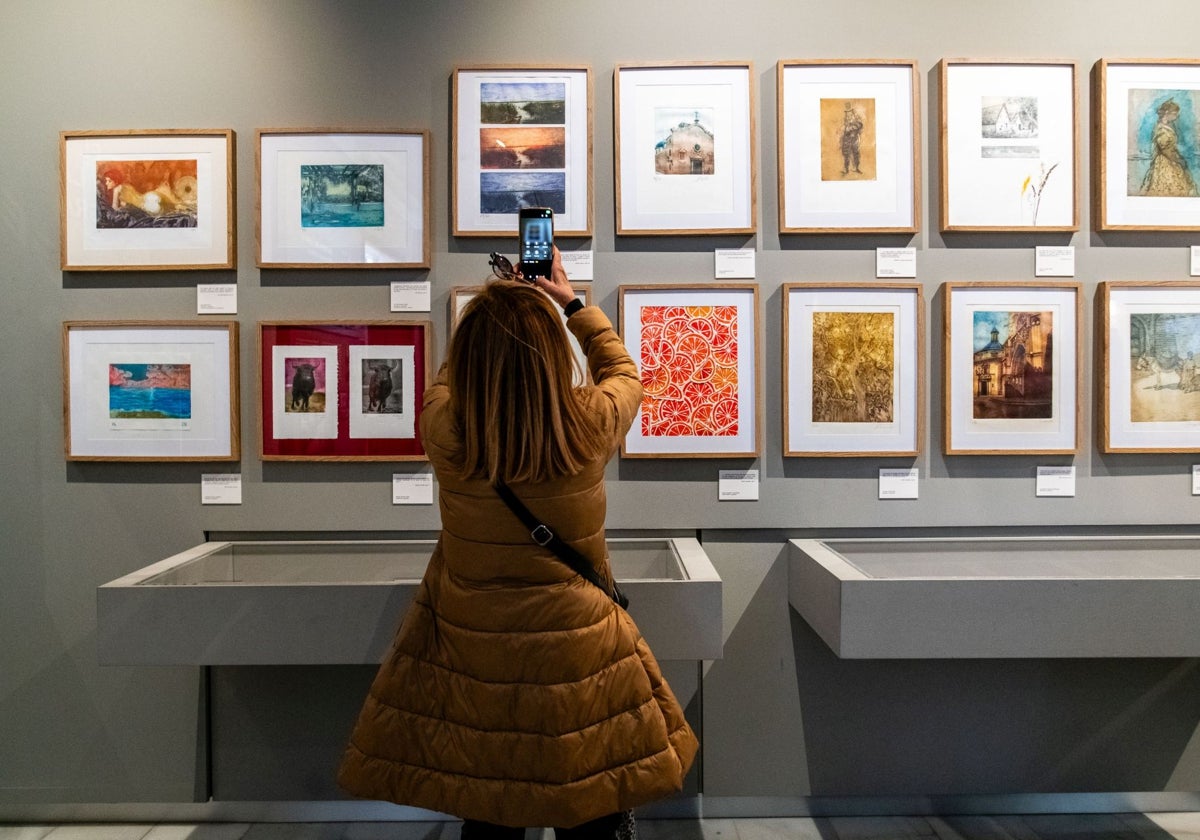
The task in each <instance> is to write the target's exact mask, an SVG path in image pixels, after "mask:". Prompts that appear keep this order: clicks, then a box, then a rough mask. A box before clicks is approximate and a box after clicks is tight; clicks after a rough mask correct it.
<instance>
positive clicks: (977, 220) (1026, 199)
mask: <svg viewBox="0 0 1200 840" xmlns="http://www.w3.org/2000/svg"><path fill="white" fill-rule="evenodd" d="M1077 91H1078V66H1077V65H1076V63H1075V62H1073V61H1039V62H1000V61H972V60H970V59H965V58H948V59H944V60H943V61H942V63H941V133H942V137H941V141H942V142H941V164H942V208H941V211H942V215H941V222H942V230H943V231H955V230H967V231H1071V230H1079V127H1078V126H1079V115H1078V107H1077V103H1078V93H1077Z"/></svg>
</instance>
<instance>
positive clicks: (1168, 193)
mask: <svg viewBox="0 0 1200 840" xmlns="http://www.w3.org/2000/svg"><path fill="white" fill-rule="evenodd" d="M1198 106H1200V91H1196V90H1160V89H1141V88H1135V89H1132V90H1130V91H1129V111H1128V114H1129V127H1128V130H1129V135H1128V141H1127V142H1128V148H1129V165H1128V171H1127V177H1126V194H1127V195H1130V196H1155V197H1165V198H1195V197H1196V196H1197V195H1198V193H1197V186H1196V182H1197V178H1200V137H1197V135H1196V131H1197V122H1196V112H1197V110H1200V108H1198Z"/></svg>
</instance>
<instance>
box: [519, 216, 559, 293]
mask: <svg viewBox="0 0 1200 840" xmlns="http://www.w3.org/2000/svg"><path fill="white" fill-rule="evenodd" d="M518 216H519V224H518V230H519V231H520V236H521V273H522V274H524V275H525V276H526V277H528V278H531V279H532V278H534V277H549V276H550V265H551V263H552V262H553V261H554V211H553V210H551V209H550V208H549V207H522V208H521V210H520V212H519V214H518Z"/></svg>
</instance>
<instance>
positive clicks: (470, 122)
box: [450, 64, 592, 237]
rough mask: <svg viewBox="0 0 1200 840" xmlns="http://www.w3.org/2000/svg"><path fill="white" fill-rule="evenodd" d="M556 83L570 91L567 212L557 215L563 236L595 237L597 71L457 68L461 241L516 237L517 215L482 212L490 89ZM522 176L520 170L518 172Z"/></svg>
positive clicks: (456, 189)
mask: <svg viewBox="0 0 1200 840" xmlns="http://www.w3.org/2000/svg"><path fill="white" fill-rule="evenodd" d="M522 82H531V83H533V82H536V83H556V82H560V83H562V84H564V85H565V86H566V97H567V98H566V120H565V125H564V129H565V137H566V149H565V152H566V166H565V168H564V173H563V178H564V186H565V194H564V204H563V206H564V212H558V211H556V212H555V214H554V234H555V235H556V236H559V237H576V236H591V235H592V71H591V68H590V67H588V66H586V65H549V64H547V65H536V64H532V65H531V64H511V65H504V64H501V65H485V66H464V67H458V68H455V70H454V73H453V75H452V77H451V96H452V98H453V102H452V104H451V114H452V126H451V138H452V141H453V144H454V148H453V150H452V152H451V156H452V161H453V173H452V183H451V187H450V195H451V201H452V203H453V207H452V208H451V214H452V217H453V225H454V235H455V236H510V235H515V234H516V232H517V214H516V213H515V212H513V213H484V212H483V211H482V208H480V194H481V186H480V184H481V180H482V177H483V170H482V167H481V165H480V134H479V132H480V129H481V127H482V123H481V114H480V103H481V90H482V86H483V85H484V84H497V83H499V84H521V83H522ZM517 171H520V170H517Z"/></svg>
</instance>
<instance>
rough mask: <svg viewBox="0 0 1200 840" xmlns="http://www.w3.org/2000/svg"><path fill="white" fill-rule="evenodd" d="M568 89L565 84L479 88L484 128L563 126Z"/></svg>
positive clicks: (488, 84) (494, 84) (499, 84)
mask: <svg viewBox="0 0 1200 840" xmlns="http://www.w3.org/2000/svg"><path fill="white" fill-rule="evenodd" d="M566 121H567V86H566V84H565V83H563V82H484V83H483V84H482V85H480V88H479V122H480V123H481V124H483V125H525V124H527V123H532V124H537V125H564V124H566Z"/></svg>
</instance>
